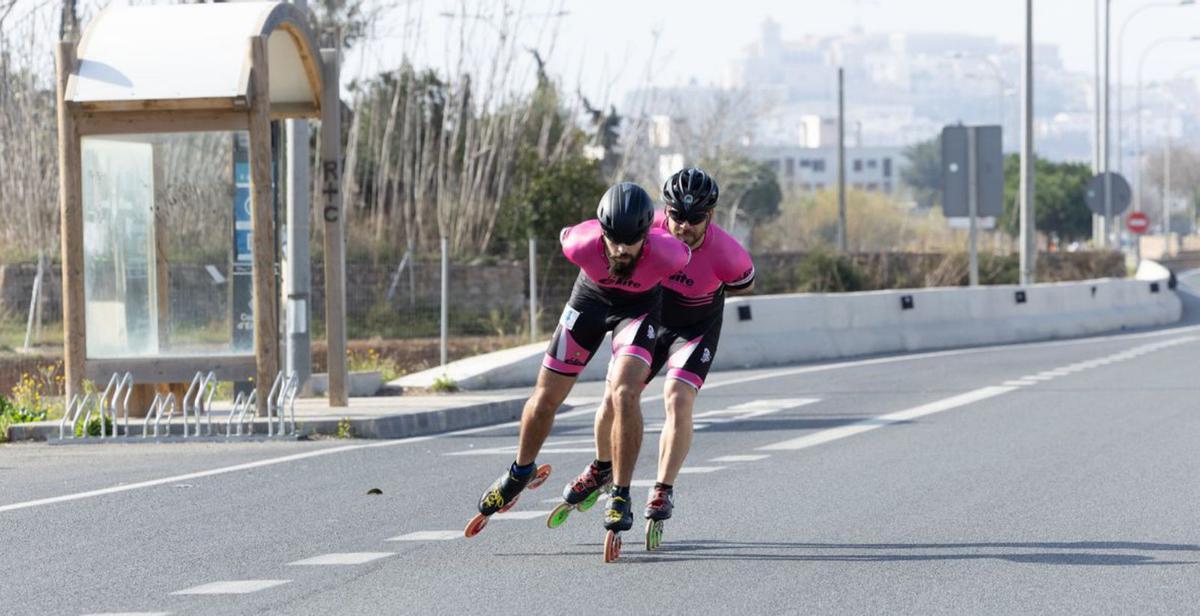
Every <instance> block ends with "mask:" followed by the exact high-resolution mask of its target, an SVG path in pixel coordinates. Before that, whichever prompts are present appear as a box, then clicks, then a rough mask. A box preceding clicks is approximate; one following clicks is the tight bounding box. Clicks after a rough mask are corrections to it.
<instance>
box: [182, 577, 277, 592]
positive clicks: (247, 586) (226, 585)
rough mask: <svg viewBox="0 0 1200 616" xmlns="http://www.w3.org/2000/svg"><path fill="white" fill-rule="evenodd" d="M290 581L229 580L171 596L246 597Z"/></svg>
mask: <svg viewBox="0 0 1200 616" xmlns="http://www.w3.org/2000/svg"><path fill="white" fill-rule="evenodd" d="M288 582H291V580H231V581H225V582H213V583H211V584H202V585H200V586H193V587H191V588H185V589H183V590H177V591H175V592H173V593H171V594H173V595H246V594H250V593H252V592H258V591H260V590H266V589H268V588H274V587H276V586H282V585H284V584H287V583H288Z"/></svg>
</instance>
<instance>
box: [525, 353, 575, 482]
mask: <svg viewBox="0 0 1200 616" xmlns="http://www.w3.org/2000/svg"><path fill="white" fill-rule="evenodd" d="M574 386H575V377H573V376H565V375H562V374H559V373H557V372H554V371H552V370H548V369H546V368H542V370H541V372H540V373H538V380H537V385H536V386H535V387H534V388H533V395H532V396H530V397H529V400H527V401H526V402H525V410H524V411H522V412H521V440H520V442H519V444H518V446H517V460H516V462H517V465H518V466H525V465H527V464H533V461H534V458H536V457H537V454H538V452H539V451H541V450H542V444H543V443H545V442H546V437H547V436H549V435H550V430H551V429H552V428H553V427H554V415H555V413H557V412H558V407H560V406H562V403H563V401H564V400H566V399H567V395H568V394H570V393H571V388H572V387H574Z"/></svg>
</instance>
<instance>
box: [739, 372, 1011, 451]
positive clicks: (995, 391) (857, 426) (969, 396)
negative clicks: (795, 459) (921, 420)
mask: <svg viewBox="0 0 1200 616" xmlns="http://www.w3.org/2000/svg"><path fill="white" fill-rule="evenodd" d="M1015 389H1017V388H1016V387H997V386H988V387H981V388H979V389H975V390H972V391H968V392H966V393H964V394H959V395H957V396H951V397H949V398H944V399H942V400H936V401H934V402H930V403H928V404H922V405H921V406H916V407H913V408H911V409H905V410H903V411H896V412H895V413H888V414H887V415H880V416H879V417H874V418H872V419H869V420H864V421H860V422H855V423H852V424H849V425H846V426H840V427H837V428H831V429H829V430H822V431H821V432H817V433H816V434H808V435H805V436H801V437H799V438H793V439H788V440H786V441H781V442H778V443H774V444H771V445H766V446H763V447H759V448H758V449H759V450H760V451H793V450H797V449H807V448H809V447H815V446H817V445H822V444H825V443H829V442H832V441H836V440H839V439H843V438H846V437H847V436H854V435H855V434H862V433H863V432H869V431H871V430H875V429H877V428H881V427H883V426H889V425H892V424H896V423H900V422H903V421H908V420H910V419H916V418H917V417H924V416H925V415H932V414H934V413H940V412H942V411H948V410H950V409H956V408H958V407H960V406H966V405H968V404H972V403H975V402H979V401H981V400H987V399H988V398H993V397H995V396H999V395H1001V394H1006V393H1008V392H1010V391H1013V390H1015Z"/></svg>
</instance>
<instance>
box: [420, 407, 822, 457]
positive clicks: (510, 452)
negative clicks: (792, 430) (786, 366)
mask: <svg viewBox="0 0 1200 616" xmlns="http://www.w3.org/2000/svg"><path fill="white" fill-rule="evenodd" d="M820 401H821V399H820V398H763V399H761V400H751V401H750V402H743V403H741V404H735V405H733V406H731V407H729V408H724V409H717V410H713V411H704V412H702V413H696V414H695V415H693V416H692V419H693V420H694V421H695V423H694V424H693V425H692V430H693V431H697V432H698V431H700V430H704V429H706V428H709V427H711V425H712V424H722V423H732V422H736V421H745V420H747V419H752V418H755V417H762V416H764V415H770V414H772V413H778V412H780V411H783V410H787V409H794V408H798V407H801V406H805V405H809V404H813V403H816V402H820ZM662 430H663V424H662V422H655V423H652V424H648V425H647V426H646V429H645V432H647V433H658V432H662ZM584 443H587V444H589V445H591V447H564V446H563V445H576V444H584ZM517 446H518V443H512V444H509V445H501V446H499V447H482V448H474V447H470V448H468V449H464V450H462V451H452V452H449V453H445V454H442V455H446V456H506V457H516V455H517ZM594 451H595V445H594V440H593V439H591V438H577V439H548V440H547V441H546V442H545V444H543V445H542V450H541V451H539V452H538V455H539V456H540V455H542V454H557V453H592V452H594Z"/></svg>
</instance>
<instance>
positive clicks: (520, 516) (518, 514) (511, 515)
mask: <svg viewBox="0 0 1200 616" xmlns="http://www.w3.org/2000/svg"><path fill="white" fill-rule="evenodd" d="M548 515H550V512H549V511H508V512H505V513H497V514H496V515H493V516H492V519H493V520H532V519H534V518H544V517H546V516H548Z"/></svg>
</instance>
